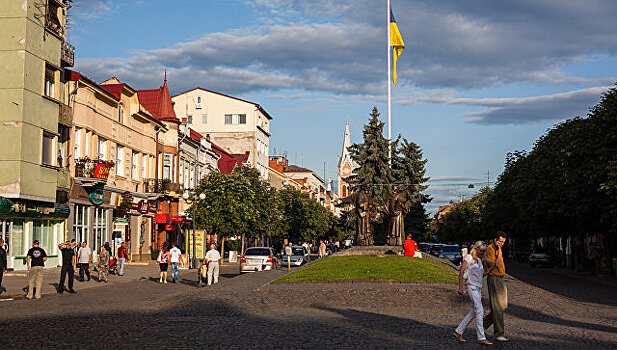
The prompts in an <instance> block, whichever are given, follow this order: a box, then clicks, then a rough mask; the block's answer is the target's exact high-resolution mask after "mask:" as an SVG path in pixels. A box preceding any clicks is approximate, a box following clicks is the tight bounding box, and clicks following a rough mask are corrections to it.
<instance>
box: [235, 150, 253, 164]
mask: <svg viewBox="0 0 617 350" xmlns="http://www.w3.org/2000/svg"><path fill="white" fill-rule="evenodd" d="M250 155H251V151H246V152H244V153H233V154H232V156H233V157H234V158H236V159H237V160H238V161H240V162H241V163H246V162H248V161H249V156H250Z"/></svg>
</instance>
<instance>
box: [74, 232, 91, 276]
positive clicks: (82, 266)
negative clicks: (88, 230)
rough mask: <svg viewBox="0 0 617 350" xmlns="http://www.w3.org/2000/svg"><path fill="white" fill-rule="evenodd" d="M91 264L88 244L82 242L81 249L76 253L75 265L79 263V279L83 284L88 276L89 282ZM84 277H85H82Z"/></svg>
mask: <svg viewBox="0 0 617 350" xmlns="http://www.w3.org/2000/svg"><path fill="white" fill-rule="evenodd" d="M91 262H92V249H90V247H88V242H86V241H83V243H82V244H81V248H79V250H78V251H77V263H79V279H80V280H81V281H82V282H84V281H85V276H88V282H90V263H91ZM84 275H85V276H84Z"/></svg>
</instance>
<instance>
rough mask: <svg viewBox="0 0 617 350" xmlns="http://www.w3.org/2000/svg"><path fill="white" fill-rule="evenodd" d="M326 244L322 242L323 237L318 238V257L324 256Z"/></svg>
mask: <svg viewBox="0 0 617 350" xmlns="http://www.w3.org/2000/svg"><path fill="white" fill-rule="evenodd" d="M326 249H327V248H326V244H325V243H324V242H323V239H320V240H319V251H318V252H317V254H318V256H319V258H325V257H326V254H327V251H326Z"/></svg>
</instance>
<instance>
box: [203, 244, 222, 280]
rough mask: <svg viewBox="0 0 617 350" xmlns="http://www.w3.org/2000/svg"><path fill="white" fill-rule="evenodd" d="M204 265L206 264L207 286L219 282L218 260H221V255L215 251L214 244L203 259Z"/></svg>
mask: <svg viewBox="0 0 617 350" xmlns="http://www.w3.org/2000/svg"><path fill="white" fill-rule="evenodd" d="M204 260H205V261H206V264H208V285H211V284H212V283H213V281H212V280H214V283H218V282H219V260H221V253H219V252H218V250H216V246H215V245H214V244H211V245H210V249H209V250H208V252H207V253H206V257H205V258H204Z"/></svg>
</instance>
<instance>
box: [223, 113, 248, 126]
mask: <svg viewBox="0 0 617 350" xmlns="http://www.w3.org/2000/svg"><path fill="white" fill-rule="evenodd" d="M225 124H246V114H225Z"/></svg>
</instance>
